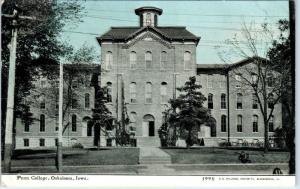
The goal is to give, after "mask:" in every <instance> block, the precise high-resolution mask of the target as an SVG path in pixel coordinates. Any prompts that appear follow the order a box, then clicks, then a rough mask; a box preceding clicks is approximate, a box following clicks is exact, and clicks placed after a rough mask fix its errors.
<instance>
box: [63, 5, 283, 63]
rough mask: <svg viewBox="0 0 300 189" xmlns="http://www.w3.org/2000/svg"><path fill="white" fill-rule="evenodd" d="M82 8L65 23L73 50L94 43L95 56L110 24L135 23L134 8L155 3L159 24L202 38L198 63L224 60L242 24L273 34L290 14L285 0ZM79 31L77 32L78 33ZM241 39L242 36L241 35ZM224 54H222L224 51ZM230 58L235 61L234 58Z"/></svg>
mask: <svg viewBox="0 0 300 189" xmlns="http://www.w3.org/2000/svg"><path fill="white" fill-rule="evenodd" d="M81 3H82V5H83V6H84V8H85V10H84V11H85V14H84V17H83V18H82V22H81V23H79V24H77V25H73V24H68V25H67V26H66V28H65V29H64V31H65V32H64V33H63V35H62V40H65V41H68V42H69V43H70V44H71V45H73V46H74V48H75V49H78V48H80V47H81V46H82V45H83V44H86V45H89V46H93V47H94V48H95V50H96V53H97V55H100V52H101V49H100V48H101V47H100V46H99V44H98V43H97V41H96V37H97V36H101V34H103V33H105V32H107V31H108V30H109V29H110V27H119V26H138V25H139V17H138V16H137V15H135V13H134V9H136V8H139V7H142V6H155V7H158V8H161V9H163V13H162V15H161V16H159V17H158V25H159V26H186V28H187V30H189V31H190V32H192V33H193V34H194V35H196V36H199V37H201V40H200V42H199V44H198V46H197V55H196V60H197V64H218V63H224V62H222V60H221V59H220V57H219V54H220V52H223V51H225V52H228V49H229V48H228V44H226V43H225V41H226V40H227V39H230V38H232V37H233V36H235V35H238V36H240V35H241V29H242V28H243V23H246V25H247V26H250V24H251V23H252V24H254V26H255V28H254V30H260V29H261V28H260V25H261V24H262V23H269V26H270V29H271V32H272V33H275V34H276V33H278V30H277V25H276V23H277V21H278V20H279V19H283V18H286V19H288V16H289V7H288V1H287V0H282V1H225V0H223V1H137V0H136V1H96V0H94V1H92V0H90V1H89V0H86V1H82V2H81ZM77 32H78V33H77ZM240 40H241V41H243V38H242V37H241V38H240ZM223 56H224V54H223ZM233 61H238V58H237V57H236V58H235V59H234V60H233Z"/></svg>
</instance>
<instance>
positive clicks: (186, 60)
mask: <svg viewBox="0 0 300 189" xmlns="http://www.w3.org/2000/svg"><path fill="white" fill-rule="evenodd" d="M191 60H192V55H191V52H189V51H185V52H184V54H183V65H184V69H185V70H189V69H191V66H192V63H191Z"/></svg>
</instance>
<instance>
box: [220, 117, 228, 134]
mask: <svg viewBox="0 0 300 189" xmlns="http://www.w3.org/2000/svg"><path fill="white" fill-rule="evenodd" d="M226 128H227V127H226V115H222V116H221V132H226Z"/></svg>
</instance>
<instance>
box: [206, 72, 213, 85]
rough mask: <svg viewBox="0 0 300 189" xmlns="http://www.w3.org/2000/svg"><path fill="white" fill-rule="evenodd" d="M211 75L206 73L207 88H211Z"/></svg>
mask: <svg viewBox="0 0 300 189" xmlns="http://www.w3.org/2000/svg"><path fill="white" fill-rule="evenodd" d="M212 78H213V77H212V75H211V74H209V75H207V88H212Z"/></svg>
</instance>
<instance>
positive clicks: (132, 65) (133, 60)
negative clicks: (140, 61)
mask: <svg viewBox="0 0 300 189" xmlns="http://www.w3.org/2000/svg"><path fill="white" fill-rule="evenodd" d="M129 62H130V68H131V69H135V68H136V52H134V51H131V52H130V55H129Z"/></svg>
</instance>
